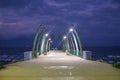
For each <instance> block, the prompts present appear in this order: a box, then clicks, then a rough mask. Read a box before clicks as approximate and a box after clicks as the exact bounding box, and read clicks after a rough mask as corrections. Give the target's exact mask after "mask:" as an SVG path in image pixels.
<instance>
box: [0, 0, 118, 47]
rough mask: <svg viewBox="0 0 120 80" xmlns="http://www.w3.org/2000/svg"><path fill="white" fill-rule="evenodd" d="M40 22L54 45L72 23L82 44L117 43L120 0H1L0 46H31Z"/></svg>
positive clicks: (108, 44)
mask: <svg viewBox="0 0 120 80" xmlns="http://www.w3.org/2000/svg"><path fill="white" fill-rule="evenodd" d="M39 24H43V25H44V26H45V27H46V28H47V29H48V30H49V31H51V32H52V33H53V34H54V35H55V40H54V45H57V44H58V43H59V39H58V36H57V35H59V34H61V33H62V32H64V31H67V30H68V29H69V28H70V26H71V25H73V24H74V25H77V31H78V33H79V35H80V37H81V41H82V44H83V46H120V0H0V46H31V45H32V42H33V38H34V34H35V32H36V30H37V27H38V26H39Z"/></svg>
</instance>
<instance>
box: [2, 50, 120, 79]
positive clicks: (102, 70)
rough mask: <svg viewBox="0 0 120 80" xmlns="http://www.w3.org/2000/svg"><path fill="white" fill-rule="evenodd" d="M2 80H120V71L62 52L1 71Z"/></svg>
mask: <svg viewBox="0 0 120 80" xmlns="http://www.w3.org/2000/svg"><path fill="white" fill-rule="evenodd" d="M0 80H120V70H119V69H116V68H113V67H111V65H109V64H105V63H100V62H95V61H88V60H84V59H81V58H79V57H76V56H73V55H66V54H65V53H64V52H61V51H50V52H49V53H48V55H46V56H44V55H41V56H40V57H39V58H37V59H33V60H30V61H23V62H17V63H14V64H10V65H8V67H7V68H6V69H3V70H1V71H0Z"/></svg>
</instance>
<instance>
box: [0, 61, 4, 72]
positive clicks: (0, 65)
mask: <svg viewBox="0 0 120 80" xmlns="http://www.w3.org/2000/svg"><path fill="white" fill-rule="evenodd" d="M3 68H5V67H4V66H3V65H2V63H1V62H0V70H1V69H3Z"/></svg>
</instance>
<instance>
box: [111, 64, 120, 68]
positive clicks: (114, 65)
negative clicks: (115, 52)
mask: <svg viewBox="0 0 120 80" xmlns="http://www.w3.org/2000/svg"><path fill="white" fill-rule="evenodd" d="M112 66H113V67H115V68H118V69H120V63H114V64H112Z"/></svg>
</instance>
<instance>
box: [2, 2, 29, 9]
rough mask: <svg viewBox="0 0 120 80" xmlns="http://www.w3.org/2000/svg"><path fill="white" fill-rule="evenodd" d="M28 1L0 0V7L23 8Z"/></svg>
mask: <svg viewBox="0 0 120 80" xmlns="http://www.w3.org/2000/svg"><path fill="white" fill-rule="evenodd" d="M30 2H31V0H0V8H13V9H19V8H24V7H25V6H27V5H28V4H29V3H30Z"/></svg>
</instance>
